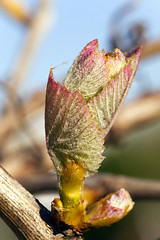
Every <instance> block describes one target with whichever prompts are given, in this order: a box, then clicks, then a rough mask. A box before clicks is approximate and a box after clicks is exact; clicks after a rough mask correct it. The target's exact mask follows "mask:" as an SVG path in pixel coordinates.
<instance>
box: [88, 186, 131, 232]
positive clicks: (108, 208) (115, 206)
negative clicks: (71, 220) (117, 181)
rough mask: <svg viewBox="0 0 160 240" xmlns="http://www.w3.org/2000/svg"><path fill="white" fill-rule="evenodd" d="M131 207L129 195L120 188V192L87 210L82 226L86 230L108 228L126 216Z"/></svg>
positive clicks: (108, 196)
mask: <svg viewBox="0 0 160 240" xmlns="http://www.w3.org/2000/svg"><path fill="white" fill-rule="evenodd" d="M133 205H134V203H133V202H132V199H131V197H130V195H129V193H128V192H127V191H126V190H125V189H123V188H121V189H120V191H118V192H116V193H113V194H110V195H107V196H106V197H104V198H102V199H101V200H99V201H98V202H96V203H94V204H93V205H92V206H91V207H90V208H89V209H88V211H87V213H86V216H85V221H84V222H85V224H86V225H85V224H84V226H85V227H87V226H88V228H89V227H99V226H109V225H110V224H112V223H114V222H117V221H119V220H120V219H121V218H123V217H124V216H125V215H127V213H128V212H129V211H131V209H132V208H133Z"/></svg>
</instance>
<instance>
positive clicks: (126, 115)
mask: <svg viewBox="0 0 160 240" xmlns="http://www.w3.org/2000/svg"><path fill="white" fill-rule="evenodd" d="M156 119H160V92H155V93H152V94H148V95H146V96H143V97H142V98H140V99H138V100H136V101H135V102H133V103H131V104H128V105H126V106H125V107H123V108H122V109H121V112H120V113H119V115H118V117H117V119H116V120H115V123H114V125H113V127H112V129H111V133H110V135H111V137H112V138H113V139H117V138H121V137H123V135H125V134H126V133H127V132H128V131H130V130H134V129H135V128H137V127H140V126H142V125H144V124H147V123H150V122H152V121H153V120H156Z"/></svg>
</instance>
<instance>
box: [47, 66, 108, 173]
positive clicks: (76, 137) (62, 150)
mask: <svg viewBox="0 0 160 240" xmlns="http://www.w3.org/2000/svg"><path fill="white" fill-rule="evenodd" d="M45 129H46V142H47V148H48V151H49V154H50V156H51V158H52V160H53V162H54V164H55V166H56V168H57V170H58V174H59V172H60V171H61V170H62V169H63V167H65V166H66V163H67V158H68V159H70V160H72V161H73V162H79V163H81V164H82V165H83V166H84V168H85V170H86V175H87V174H89V173H93V172H95V171H96V170H97V169H98V167H99V164H100V163H101V161H102V160H103V157H102V155H101V153H102V152H103V150H104V147H103V138H102V133H101V130H100V129H98V127H97V126H96V124H95V121H94V119H93V117H92V116H91V112H90V109H89V107H88V106H87V105H86V104H85V101H84V100H83V98H82V96H81V94H80V93H79V92H78V91H76V92H74V93H71V92H70V91H69V90H67V89H66V88H65V87H62V86H61V85H60V84H59V83H56V82H55V81H54V80H53V75H52V71H51V72H50V75H49V80H48V85H47V95H46V110H45Z"/></svg>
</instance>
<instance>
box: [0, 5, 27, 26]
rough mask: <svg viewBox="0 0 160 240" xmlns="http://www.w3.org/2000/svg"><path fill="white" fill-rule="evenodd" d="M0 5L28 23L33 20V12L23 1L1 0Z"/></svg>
mask: <svg viewBox="0 0 160 240" xmlns="http://www.w3.org/2000/svg"><path fill="white" fill-rule="evenodd" d="M0 6H1V7H2V8H3V9H4V10H5V11H6V12H7V13H8V14H9V15H10V16H12V17H13V18H14V19H16V20H18V21H20V22H23V23H25V24H28V23H29V22H30V20H31V12H30V11H29V9H28V8H27V6H25V5H24V2H22V1H15V0H10V1H8V0H0Z"/></svg>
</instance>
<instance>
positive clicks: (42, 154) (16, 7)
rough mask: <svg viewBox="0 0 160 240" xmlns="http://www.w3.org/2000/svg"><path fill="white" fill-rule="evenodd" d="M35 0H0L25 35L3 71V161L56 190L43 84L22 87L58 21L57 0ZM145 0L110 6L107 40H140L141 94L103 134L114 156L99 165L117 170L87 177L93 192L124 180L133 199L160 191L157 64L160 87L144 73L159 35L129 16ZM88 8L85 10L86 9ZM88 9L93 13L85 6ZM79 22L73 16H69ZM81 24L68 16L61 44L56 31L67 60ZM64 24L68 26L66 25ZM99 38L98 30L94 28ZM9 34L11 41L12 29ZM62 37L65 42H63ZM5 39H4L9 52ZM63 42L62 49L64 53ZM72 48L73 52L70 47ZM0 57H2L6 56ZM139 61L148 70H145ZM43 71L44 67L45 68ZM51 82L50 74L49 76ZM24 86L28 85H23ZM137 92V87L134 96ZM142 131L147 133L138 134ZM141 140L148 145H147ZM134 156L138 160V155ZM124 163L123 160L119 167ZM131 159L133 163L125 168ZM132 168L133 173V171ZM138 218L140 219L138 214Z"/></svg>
mask: <svg viewBox="0 0 160 240" xmlns="http://www.w3.org/2000/svg"><path fill="white" fill-rule="evenodd" d="M32 2H34V6H35V7H34V8H31V7H29V5H28V4H27V1H20V0H10V1H8V0H0V7H1V9H2V11H3V12H5V13H7V14H6V15H7V16H8V18H9V19H10V20H12V21H14V22H15V23H14V24H15V25H14V28H15V29H16V28H19V27H20V28H22V29H23V36H22V39H21V42H20V44H19V46H18V49H17V52H16V54H15V56H14V58H13V60H12V64H10V66H9V68H8V70H7V74H6V76H5V77H0V78H1V79H0V89H1V94H2V95H3V97H1V96H0V98H1V99H0V100H1V112H0V164H1V165H2V166H3V167H4V168H5V169H6V170H7V171H8V172H9V173H10V174H11V175H12V176H13V177H14V178H16V179H18V181H20V183H21V184H22V185H23V186H25V187H26V188H27V189H28V190H29V191H31V192H32V193H39V192H42V191H45V192H46V191H51V190H54V191H55V192H56V190H57V179H56V176H55V171H54V168H53V164H52V162H51V161H50V159H49V157H48V154H47V151H46V146H45V138H44V123H43V116H44V101H45V92H44V87H43V91H41V90H39V89H38V90H37V88H36V89H35V90H34V91H33V92H32V91H30V94H29V96H26V94H23V93H22V89H23V88H26V85H25V84H26V83H28V85H29V88H31V85H32V82H31V83H30V82H29V77H28V76H29V73H30V72H31V69H32V67H33V66H34V63H35V62H36V61H35V60H36V56H37V55H38V53H39V51H40V50H41V47H42V44H43V42H44V41H45V40H46V39H47V36H48V35H49V34H50V32H51V30H52V29H53V28H54V22H55V5H53V2H54V1H52V0H37V1H34V0H33V1H32ZM142 2H145V1H128V2H127V3H125V4H124V2H123V4H121V6H120V7H119V8H117V10H115V11H114V12H113V15H112V17H111V18H110V24H109V26H110V32H109V34H108V33H107V35H109V36H110V38H109V39H108V42H109V45H110V49H111V50H112V49H113V48H120V49H121V50H122V51H129V50H131V49H132V48H134V47H136V46H137V45H139V44H142V45H143V51H142V58H141V62H142V63H141V66H140V67H139V71H138V73H137V78H136V81H135V83H133V84H137V86H138V89H139V90H141V91H140V92H141V95H140V96H139V97H138V98H136V97H135V98H134V101H130V102H128V103H127V104H125V105H124V106H123V108H122V110H121V112H120V114H119V116H118V118H117V119H116V121H115V123H114V125H113V127H112V129H111V131H110V133H109V136H107V139H106V146H107V150H106V151H105V153H104V154H105V155H106V156H109V157H108V159H107V160H106V161H104V163H103V165H102V168H101V171H106V170H107V171H109V172H113V173H116V174H117V175H110V174H108V173H107V174H105V175H99V176H94V177H92V178H89V179H87V180H86V186H87V187H88V188H89V189H91V190H94V191H95V190H96V189H98V190H99V192H97V193H96V191H95V194H97V195H96V196H97V198H98V196H100V195H103V194H106V193H108V192H110V191H115V190H117V188H120V187H126V188H127V190H128V191H130V192H131V194H132V196H133V197H134V199H136V200H137V199H141V200H142V199H146V200H147V199H152V200H155V199H159V197H160V190H159V186H160V183H159V180H158V178H160V177H159V176H160V172H159V169H160V165H159V159H160V152H159V149H160V148H159V141H160V137H159V132H160V130H159V122H160V86H159V85H158V83H159V82H160V81H159V75H158V69H157V75H156V73H155V72H154V71H152V73H153V74H152V75H154V77H155V76H156V79H154V80H155V81H154V82H156V84H157V85H156V86H158V87H156V89H152V84H151V82H150V79H149V74H148V72H147V70H148V67H146V68H145V67H144V66H145V64H146V62H147V61H151V60H152V61H153V63H154V64H153V65H155V64H156V63H157V61H156V59H158V58H157V57H159V56H160V55H159V54H160V40H159V39H160V36H158V37H157V38H156V39H152V38H151V37H150V31H149V29H148V25H147V23H146V21H143V20H142V19H138V18H136V19H135V20H134V22H132V23H131V22H130V21H129V20H127V18H128V17H129V16H131V15H132V14H133V13H134V12H136V11H138V9H139V8H140V6H141V3H142ZM73 4H74V3H73ZM76 4H79V3H76ZM62 5H65V3H64V2H63V4H62ZM64 9H65V11H64V13H63V14H64V19H65V21H67V20H68V19H69V16H70V15H71V12H72V14H74V12H75V14H78V12H77V13H76V9H74V11H73V9H72V8H70V7H69V6H68V5H67V7H64ZM83 11H84V12H85V8H84V9H83ZM99 12H101V11H99ZM65 14H66V15H65ZM87 14H89V13H88V11H87ZM81 15H82V14H81ZM84 16H85V14H84ZM89 16H90V15H89ZM92 17H93V16H90V19H92ZM77 19H78V17H77ZM77 19H75V18H74V21H75V22H76V21H78V20H77ZM82 20H83V19H81V21H82ZM74 21H73V19H72V22H74ZM84 21H85V19H84ZM157 21H158V20H157ZM88 22H89V21H88ZM76 24H77V25H76V27H75V28H74V29H73V30H71V29H70V26H68V28H66V27H65V22H64V21H63V25H64V29H63V32H64V33H63V36H62V40H61V39H58V44H56V40H55V34H54V37H53V39H52V44H53V46H52V47H54V45H56V48H57V49H58V51H59V52H58V53H59V54H62V56H63V61H65V60H66V59H64V58H65V56H64V53H63V51H64V48H65V49H69V46H68V43H69V40H68V42H67V38H68V36H69V35H71V37H72V41H71V47H72V48H74V43H75V44H76V47H77V49H78V48H79V50H80V49H81V46H80V47H78V45H77V42H76V40H75V39H76V38H74V37H76V34H78V32H79V28H78V27H77V26H79V25H78V24H80V22H76ZM65 28H66V29H67V31H66V32H65ZM75 29H76V30H75ZM83 29H84V26H83ZM75 31H77V32H75ZM94 31H95V30H94ZM68 32H69V33H68ZM86 32H87V33H88V32H89V33H88V34H89V35H88V38H89V39H88V40H87V39H86V40H85V41H88V42H89V41H90V40H92V38H93V37H95V32H94V34H93V36H92V34H91V33H90V31H89V28H88V29H87V31H86ZM1 34H2V33H1ZM67 34H68V35H67ZM103 34H104V35H103V36H104V39H105V37H106V33H105V32H104V33H103ZM81 35H82V38H80V37H79V35H78V37H79V38H80V39H79V41H80V42H82V41H83V40H82V39H84V38H85V37H86V34H84V33H81ZM96 37H99V36H98V35H97V36H96ZM9 41H10V42H12V36H11V37H10V39H9ZM61 41H62V42H61ZM62 43H63V44H64V45H65V47H63V44H62ZM83 45H84V44H83ZM7 46H8V45H7V43H6V51H7ZM52 47H51V45H49V46H48V48H49V54H50V55H56V53H54V52H52ZM82 47H83V46H82ZM59 49H61V52H62V53H61V52H60V50H59ZM107 49H108V44H107ZM79 50H78V51H79ZM68 51H69V54H70V50H68ZM65 54H66V53H65ZM67 54H68V53H67ZM56 57H57V55H56ZM57 59H58V60H57ZM72 60H73V59H72ZM1 61H3V58H2V59H1ZM45 61H46V59H43V63H44V62H45ZM50 61H51V60H50ZM57 61H61V60H59V58H56V60H55V62H56V64H57V63H59V62H57ZM50 64H54V63H52V62H51V63H50V62H48V65H49V66H47V72H48V73H49V68H50V67H53V65H51V66H50ZM147 66H149V65H147ZM142 68H143V73H142V71H141V70H140V69H142ZM55 70H56V69H55ZM38 71H39V72H40V74H41V69H40V68H39V69H38ZM60 77H61V79H60V80H61V81H62V80H63V75H62V74H61V76H60ZM38 81H39V79H38ZM46 81H47V76H46V79H45V82H46ZM23 92H25V91H24V90H23ZM136 93H137V92H136V91H135V92H134V93H132V95H134V94H136ZM143 130H144V131H143ZM145 130H146V131H148V134H147V133H144V132H145ZM140 134H141V136H142V138H140ZM132 140H133V142H134V141H135V142H136V143H137V145H138V144H139V148H138V150H137V147H136V146H137V145H134V144H135V143H133V142H132V143H131V141H132ZM138 141H139V142H138ZM142 141H143V142H144V144H142ZM127 144H128V145H129V144H132V145H133V147H132V148H131V147H130V145H129V147H130V148H129V147H128V145H127ZM152 144H153V145H152ZM119 146H121V149H122V152H123V151H125V149H128V150H126V152H127V151H128V152H127V154H128V155H127V154H126V155H125V154H124V155H123V154H122V153H120V154H119ZM140 150H141V151H143V153H141V152H140ZM148 152H149V154H148ZM116 154H117V155H116ZM138 154H139V155H138ZM138 156H139V158H138ZM125 158H126V159H125ZM123 159H124V160H123ZM136 159H141V161H139V160H136ZM123 161H124V162H123ZM136 161H137V162H138V164H137V162H136ZM110 162H112V163H110ZM127 164H128V165H127ZM136 164H137V165H136ZM122 165H123V167H121V166H122ZM127 166H129V167H128V168H127ZM128 169H130V170H128ZM147 169H148V170H147ZM121 170H123V171H121ZM131 170H133V171H131ZM138 170H139V172H140V174H139V172H138ZM130 172H132V173H133V174H130ZM121 173H122V174H125V175H133V176H135V178H132V177H131V176H130V177H124V176H120V175H119V174H121ZM137 177H138V179H137ZM139 177H140V178H142V179H140V178H139ZM144 178H147V179H148V180H145V179H144ZM149 178H153V179H149ZM155 178H157V180H155ZM145 211H146V210H145ZM150 215H151V214H150ZM137 219H139V217H138V218H137ZM145 219H147V218H145ZM150 224H151V223H150ZM141 228H142V226H141ZM145 231H146V229H145ZM145 231H144V232H145ZM91 239H92V238H91ZM105 239H106V238H105ZM122 239H125V238H122ZM126 239H127V238H126ZM128 239H130V238H128ZM134 239H137V240H141V239H142V240H144V239H145V240H146V239H147V238H141V239H140V238H138V237H137V236H136V237H135V238H134ZM131 240H132V239H131Z"/></svg>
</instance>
